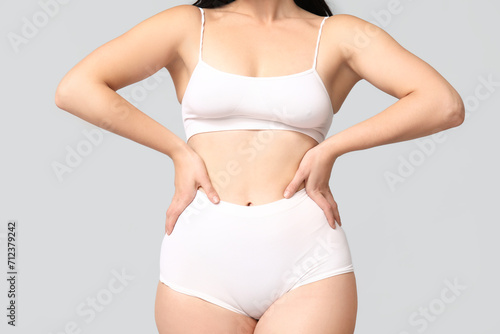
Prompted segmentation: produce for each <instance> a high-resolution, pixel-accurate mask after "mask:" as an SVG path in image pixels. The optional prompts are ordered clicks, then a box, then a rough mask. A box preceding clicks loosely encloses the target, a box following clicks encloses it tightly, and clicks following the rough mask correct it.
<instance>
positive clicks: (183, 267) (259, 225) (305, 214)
mask: <svg viewBox="0 0 500 334" xmlns="http://www.w3.org/2000/svg"><path fill="white" fill-rule="evenodd" d="M352 271H353V265H352V261H351V254H350V251H349V245H348V243H347V239H346V236H345V234H344V231H343V229H342V227H340V226H338V225H337V226H336V229H333V228H331V227H330V225H329V224H328V221H327V219H326V216H325V214H324V212H323V210H322V209H321V208H320V207H319V206H318V205H317V204H316V202H314V201H313V200H312V199H311V198H310V197H309V195H307V193H306V190H305V188H303V189H301V190H299V191H297V192H296V193H295V194H294V195H293V196H292V197H291V198H289V199H286V198H283V199H280V200H277V201H274V202H271V203H266V204H263V205H255V206H243V205H239V204H234V203H230V202H226V201H220V202H219V203H218V204H213V203H212V202H210V200H209V199H208V197H207V195H206V194H205V193H204V192H202V191H201V190H198V191H197V194H196V197H195V198H194V200H193V201H192V202H191V203H190V204H189V206H188V207H187V208H186V209H185V210H184V211H183V212H182V214H181V215H180V216H179V218H178V220H177V223H176V225H175V227H174V230H173V232H172V233H171V234H170V235H167V234H165V236H164V239H163V242H162V245H161V255H160V281H161V282H163V283H164V284H166V285H167V286H169V287H170V288H172V289H173V290H176V291H178V292H181V293H184V294H187V295H190V296H195V297H198V298H201V299H203V300H206V301H208V302H211V303H213V304H216V305H219V306H221V307H224V308H226V309H229V310H232V311H234V312H237V313H240V314H244V315H246V316H249V317H252V318H254V319H259V318H260V317H261V316H262V314H264V312H265V311H266V310H267V309H268V307H269V306H270V305H271V304H272V303H273V302H274V301H275V300H277V299H278V298H279V297H281V296H283V295H284V294H285V293H286V292H288V291H290V290H293V289H295V288H297V287H299V286H302V285H304V284H308V283H312V282H315V281H318V280H321V279H324V278H327V277H331V276H335V275H339V274H343V273H347V272H352Z"/></svg>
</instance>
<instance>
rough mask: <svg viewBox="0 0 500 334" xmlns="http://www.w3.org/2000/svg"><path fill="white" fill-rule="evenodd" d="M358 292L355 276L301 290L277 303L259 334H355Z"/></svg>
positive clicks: (257, 330) (331, 279)
mask: <svg viewBox="0 0 500 334" xmlns="http://www.w3.org/2000/svg"><path fill="white" fill-rule="evenodd" d="M356 313H357V292H356V279H355V276H354V273H353V272H349V273H345V274H340V275H336V276H333V277H329V278H325V279H322V280H319V281H316V282H313V283H309V284H305V285H302V286H299V287H297V288H295V289H293V290H291V291H289V292H287V293H286V294H284V295H283V296H282V297H280V298H279V299H278V300H276V301H275V302H274V303H273V304H272V305H271V306H270V307H269V309H268V310H267V311H266V312H265V313H264V315H263V316H262V317H261V318H260V320H259V322H258V323H257V326H256V328H255V332H254V333H255V334H280V333H287V334H302V333H314V334H352V333H354V327H355V323H356Z"/></svg>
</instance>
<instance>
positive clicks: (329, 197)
mask: <svg viewBox="0 0 500 334" xmlns="http://www.w3.org/2000/svg"><path fill="white" fill-rule="evenodd" d="M325 197H326V200H327V201H328V202H329V203H330V205H331V208H332V210H333V217H334V218H335V221H336V222H337V224H339V226H342V222H341V220H340V212H339V207H338V205H337V202H335V199H334V198H333V195H332V193H331V191H330V189H328V192H327V194H326V196H325Z"/></svg>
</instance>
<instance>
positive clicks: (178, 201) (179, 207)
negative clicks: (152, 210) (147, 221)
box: [165, 194, 194, 235]
mask: <svg viewBox="0 0 500 334" xmlns="http://www.w3.org/2000/svg"><path fill="white" fill-rule="evenodd" d="M193 198H194V196H191V198H188V197H186V196H183V195H179V194H174V197H173V198H172V203H170V206H169V207H168V209H167V214H166V215H167V219H166V222H165V233H167V234H168V235H170V234H172V231H173V230H174V226H175V224H176V223H177V219H178V218H179V216H180V215H181V213H182V212H183V211H184V210H185V209H186V207H187V206H188V205H189V204H190V203H191V202H192V201H193Z"/></svg>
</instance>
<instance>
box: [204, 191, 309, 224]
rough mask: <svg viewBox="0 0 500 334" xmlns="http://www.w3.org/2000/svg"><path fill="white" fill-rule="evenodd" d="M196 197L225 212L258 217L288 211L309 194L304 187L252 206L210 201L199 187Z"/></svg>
mask: <svg viewBox="0 0 500 334" xmlns="http://www.w3.org/2000/svg"><path fill="white" fill-rule="evenodd" d="M196 197H198V198H201V199H203V201H206V202H208V203H209V205H211V206H214V207H217V208H218V209H220V210H222V211H223V212H225V213H231V214H235V215H239V216H242V217H256V216H267V215H270V214H273V213H277V212H282V211H286V210H288V209H290V208H292V207H294V206H296V205H298V204H299V203H300V202H302V201H303V200H304V199H306V198H307V197H308V195H307V193H306V188H302V189H300V190H299V191H297V192H295V193H294V194H293V196H292V197H290V198H284V197H283V198H282V199H279V200H277V201H273V202H269V203H265V204H260V205H251V206H246V205H240V204H236V203H231V202H226V201H223V200H220V201H219V203H217V204H214V203H212V202H210V200H209V199H208V196H207V194H205V193H204V192H203V191H201V190H199V189H198V190H197V195H196Z"/></svg>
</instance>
